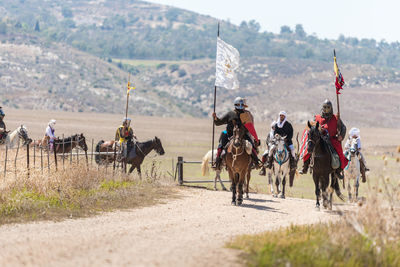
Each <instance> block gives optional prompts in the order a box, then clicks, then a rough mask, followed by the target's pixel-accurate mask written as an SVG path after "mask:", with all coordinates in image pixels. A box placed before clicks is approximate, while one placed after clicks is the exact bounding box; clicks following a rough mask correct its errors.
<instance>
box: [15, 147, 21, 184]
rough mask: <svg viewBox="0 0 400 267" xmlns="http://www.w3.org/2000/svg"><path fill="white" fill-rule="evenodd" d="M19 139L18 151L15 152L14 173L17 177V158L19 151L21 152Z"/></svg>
mask: <svg viewBox="0 0 400 267" xmlns="http://www.w3.org/2000/svg"><path fill="white" fill-rule="evenodd" d="M19 143H20V142H19V141H18V146H17V152H16V153H15V159H14V173H15V177H17V158H18V152H19Z"/></svg>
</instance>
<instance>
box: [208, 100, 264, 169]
mask: <svg viewBox="0 0 400 267" xmlns="http://www.w3.org/2000/svg"><path fill="white" fill-rule="evenodd" d="M233 105H234V107H235V108H234V110H231V111H229V112H228V113H226V114H225V115H224V116H223V117H222V118H218V117H217V114H215V113H213V114H212V116H213V119H214V123H215V125H216V126H220V125H224V124H226V132H225V131H223V132H222V133H221V136H220V138H219V145H218V151H217V156H216V159H215V168H216V169H220V167H221V161H222V158H221V154H222V150H223V149H225V147H226V145H227V144H228V142H229V139H230V138H231V137H232V136H233V128H234V121H235V122H236V124H238V125H239V126H241V125H243V126H244V127H245V128H246V129H247V133H246V135H245V139H246V140H248V141H249V142H250V143H251V144H252V146H253V149H252V154H251V157H252V159H253V161H254V163H255V164H256V166H257V167H258V165H259V163H260V160H259V159H258V156H257V150H256V147H258V146H259V145H260V140H259V139H258V136H257V132H256V130H255V128H254V120H253V115H252V114H251V112H250V111H248V110H246V108H247V107H248V106H247V105H246V100H245V99H244V98H242V97H236V98H235V100H234V102H233Z"/></svg>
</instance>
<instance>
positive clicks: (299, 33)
mask: <svg viewBox="0 0 400 267" xmlns="http://www.w3.org/2000/svg"><path fill="white" fill-rule="evenodd" d="M295 33H296V36H297V37H299V38H304V37H306V35H307V34H306V32H305V31H304V28H303V25H301V24H297V25H296V28H295Z"/></svg>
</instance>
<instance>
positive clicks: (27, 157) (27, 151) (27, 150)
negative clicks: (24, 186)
mask: <svg viewBox="0 0 400 267" xmlns="http://www.w3.org/2000/svg"><path fill="white" fill-rule="evenodd" d="M26 168H27V169H28V178H29V176H30V173H29V144H27V145H26Z"/></svg>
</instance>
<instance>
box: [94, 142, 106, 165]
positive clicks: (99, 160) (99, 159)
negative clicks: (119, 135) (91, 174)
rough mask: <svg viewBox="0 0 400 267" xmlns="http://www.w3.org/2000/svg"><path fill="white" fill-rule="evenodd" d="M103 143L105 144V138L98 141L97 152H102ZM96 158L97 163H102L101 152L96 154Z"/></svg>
mask: <svg viewBox="0 0 400 267" xmlns="http://www.w3.org/2000/svg"><path fill="white" fill-rule="evenodd" d="M102 144H104V140H100V141H99V142H98V143H97V145H96V152H101V151H100V148H101V145H102ZM94 159H95V161H96V163H97V164H100V163H101V158H100V155H99V154H96V155H95V156H94Z"/></svg>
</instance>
